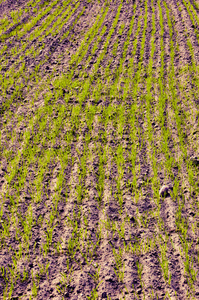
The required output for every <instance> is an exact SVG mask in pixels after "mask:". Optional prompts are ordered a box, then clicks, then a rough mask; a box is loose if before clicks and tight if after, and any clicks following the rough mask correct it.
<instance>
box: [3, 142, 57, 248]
mask: <svg viewBox="0 0 199 300" xmlns="http://www.w3.org/2000/svg"><path fill="white" fill-rule="evenodd" d="M25 146H26V145H25ZM26 150H30V151H27V153H28V154H30V158H32V155H31V154H32V153H34V147H33V148H32V145H30V149H26ZM31 150H32V153H31ZM24 152H25V151H24ZM33 156H34V155H33ZM46 156H47V163H46V162H45V161H44V160H41V161H40V166H41V171H40V174H39V176H38V180H39V181H40V182H39V186H41V182H42V178H43V174H44V172H45V169H46V166H47V164H48V163H49V160H48V159H50V158H51V156H52V153H50V151H49V152H47V155H46ZM42 163H43V168H42ZM25 171H26V170H24V173H27V172H25ZM11 175H12V174H11ZM24 179H25V178H23V177H22V181H24ZM38 180H37V181H38ZM8 181H9V178H8ZM23 184H24V182H23V183H21V182H19V186H20V187H21V186H23ZM35 185H36V187H37V184H36V183H35ZM7 196H8V194H7ZM18 196H19V195H18ZM39 196H40V195H39ZM11 200H12V201H13V202H12V203H11V204H12V205H15V201H14V200H13V199H11ZM36 201H37V202H38V200H36ZM39 201H41V198H40V197H39ZM16 202H17V201H16ZM56 207H57V203H55V210H56ZM12 219H14V218H12ZM21 222H22V224H24V226H26V228H27V225H26V224H28V222H27V220H24V221H23V219H22V218H21ZM28 228H29V230H31V226H29V227H28ZM24 231H26V229H25V227H24ZM50 231H51V229H50ZM17 234H18V231H17V230H16V238H19V236H18V235H17ZM49 236H50V239H52V231H51V233H49ZM25 238H26V241H27V245H28V244H29V243H28V236H27V234H26V237H25ZM44 246H46V247H45V249H44V250H45V253H46V252H47V249H48V248H49V243H48V242H47V245H44ZM27 251H28V249H27Z"/></svg>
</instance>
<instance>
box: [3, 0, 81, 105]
mask: <svg viewBox="0 0 199 300" xmlns="http://www.w3.org/2000/svg"><path fill="white" fill-rule="evenodd" d="M66 4H67V3H66ZM78 6H79V3H77V5H76V6H75V8H74V9H73V10H71V9H70V6H69V7H68V9H67V10H66V12H65V13H64V14H62V18H61V19H58V20H57V21H56V22H55V23H54V25H53V26H51V27H50V24H51V20H50V24H49V25H48V26H49V27H50V28H49V30H48V31H47V32H45V34H44V35H43V36H42V37H40V38H42V40H43V39H44V37H46V36H47V35H48V34H50V33H51V32H52V30H54V32H53V34H55V33H56V32H58V31H60V26H63V25H64V22H63V20H64V17H65V15H67V17H66V19H65V22H66V21H67V20H68V19H69V18H70V17H71V16H72V15H73V14H74V12H75V11H76V10H77V8H78ZM62 9H63V8H62ZM57 10H58V12H57V13H59V11H60V8H58V9H57ZM83 12H84V9H83V10H82V11H81V12H80V14H79V15H78V16H77V18H76V20H75V21H74V22H73V25H72V26H71V27H70V30H71V28H72V27H73V26H74V25H75V23H76V22H77V20H78V19H79V18H80V16H81V15H82V14H83ZM50 16H52V15H50ZM53 17H56V15H54V14H53ZM47 24H48V23H47ZM55 28H56V32H55ZM44 30H45V28H43V31H44ZM70 30H68V31H67V33H65V35H67V34H69V32H70ZM37 31H38V32H37ZM33 34H34V35H33V36H32V37H31V38H32V39H34V38H35V34H36V36H38V35H40V34H41V28H39V29H38V30H36V32H35V31H34V32H33ZM42 40H41V41H42ZM40 43H41V44H42V42H40ZM43 47H44V45H43V44H42V48H43ZM26 48H27V46H26V44H24V46H23V47H22V49H21V51H23V53H24V51H25V49H26ZM15 50H16V51H17V49H15V48H13V51H15ZM40 50H41V48H38V51H37V52H35V48H34V47H32V48H31V49H29V50H27V51H26V53H25V54H26V55H31V54H32V55H33V56H34V58H35V56H36V55H38V54H39V51H40ZM12 54H14V52H13V53H12ZM25 54H23V55H20V57H19V62H21V61H22V60H23V58H24V55H25ZM16 55H19V53H18V51H17V52H16ZM47 59H48V57H47V58H45V59H44V60H43V61H41V62H40V63H39V64H38V65H37V66H36V67H35V72H34V73H32V74H30V75H29V76H28V78H26V79H25V80H24V82H25V83H23V80H22V76H23V73H24V72H25V69H26V67H25V62H24V63H22V66H21V67H20V68H19V66H17V63H16V66H17V72H14V71H15V68H16V67H15V65H14V66H12V68H11V69H10V70H9V71H7V72H6V73H5V74H4V75H2V76H3V77H5V76H7V78H6V80H5V81H4V85H3V87H4V90H5V91H6V90H7V88H8V87H10V86H12V85H13V84H14V86H15V91H14V92H13V94H12V95H11V99H10V101H7V103H6V107H9V105H10V103H11V102H12V99H14V98H16V97H17V96H18V97H22V95H23V93H22V90H23V87H24V85H26V84H27V83H28V82H29V80H31V78H34V77H35V83H36V84H37V83H38V82H39V81H40V80H41V78H39V77H38V71H39V68H40V66H41V65H43V63H44V62H45V61H46V60H47ZM11 74H12V76H11ZM2 76H1V77H2ZM9 77H10V78H9ZM23 77H24V76H23ZM2 79H3V78H2ZM28 90H29V88H28ZM4 93H5V92H4ZM5 96H6V94H5Z"/></svg>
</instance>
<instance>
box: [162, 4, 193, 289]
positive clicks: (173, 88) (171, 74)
mask: <svg viewBox="0 0 199 300" xmlns="http://www.w3.org/2000/svg"><path fill="white" fill-rule="evenodd" d="M164 5H165V8H166V13H167V19H168V25H169V28H170V50H171V51H170V53H171V68H170V70H169V85H170V90H171V93H172V101H171V105H172V107H173V110H174V114H175V120H176V123H177V129H178V135H179V138H180V144H181V149H182V153H184V154H185V156H186V149H185V148H184V140H183V131H182V129H181V128H182V124H183V123H182V122H183V121H182V122H181V118H180V117H179V113H178V107H179V104H177V94H176V81H175V70H174V55H175V49H174V45H173V40H172V37H173V30H172V22H171V19H170V15H171V14H170V11H169V10H168V8H167V6H166V3H164ZM167 149H168V148H167ZM167 151H168V150H167ZM168 155H169V151H168ZM178 186H179V182H178V180H175V183H174V192H173V196H174V199H176V198H177V197H178ZM180 222H182V219H179V218H177V217H176V226H177V228H179V227H181V226H180ZM181 228H184V229H183V231H184V230H186V227H184V226H182V227H181ZM187 263H188V261H187V260H186V262H185V269H187V267H186V265H187ZM192 273H193V274H195V272H194V270H193V269H192ZM194 278H195V275H193V277H192V282H193V281H194ZM192 287H193V284H192Z"/></svg>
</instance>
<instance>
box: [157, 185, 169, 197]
mask: <svg viewBox="0 0 199 300" xmlns="http://www.w3.org/2000/svg"><path fill="white" fill-rule="evenodd" d="M169 190H171V187H170V186H169V185H166V184H165V185H163V186H162V187H161V189H160V191H159V195H160V197H166V196H168V195H169Z"/></svg>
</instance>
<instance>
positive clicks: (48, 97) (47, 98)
mask: <svg viewBox="0 0 199 300" xmlns="http://www.w3.org/2000/svg"><path fill="white" fill-rule="evenodd" d="M106 13H107V11H106V12H105V15H106ZM105 15H103V16H102V17H103V18H104V17H105ZM103 18H102V19H103ZM98 19H99V18H98ZM97 21H98V20H97ZM97 23H98V22H96V23H95V24H94V26H93V27H94V28H91V30H90V31H89V33H88V34H87V35H86V39H87V38H88V36H89V34H91V32H92V30H95V27H96V24H97ZM84 44H85V40H84V41H83V42H82V45H81V46H83V45H84ZM81 48H82V49H83V47H80V51H78V53H79V54H80V52H81V50H82V49H81ZM38 94H39V92H38V93H37V95H36V97H38ZM51 96H53V95H52V93H48V94H47V95H46V99H45V102H46V103H48V100H49V99H50V98H51ZM57 97H59V93H58V95H56V97H55V100H56V99H57Z"/></svg>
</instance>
